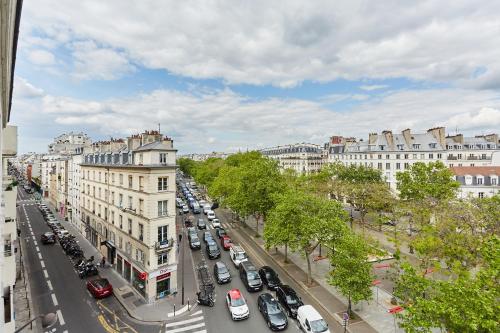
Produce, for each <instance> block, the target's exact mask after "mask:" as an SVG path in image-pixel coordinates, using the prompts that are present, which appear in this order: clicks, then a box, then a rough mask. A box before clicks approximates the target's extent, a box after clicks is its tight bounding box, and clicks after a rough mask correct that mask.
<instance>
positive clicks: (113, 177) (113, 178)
mask: <svg viewBox="0 0 500 333" xmlns="http://www.w3.org/2000/svg"><path fill="white" fill-rule="evenodd" d="M111 183H112V184H114V183H115V174H114V173H112V174H111Z"/></svg>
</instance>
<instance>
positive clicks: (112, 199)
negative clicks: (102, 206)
mask: <svg viewBox="0 0 500 333" xmlns="http://www.w3.org/2000/svg"><path fill="white" fill-rule="evenodd" d="M111 204H112V205H114V204H115V192H111Z"/></svg>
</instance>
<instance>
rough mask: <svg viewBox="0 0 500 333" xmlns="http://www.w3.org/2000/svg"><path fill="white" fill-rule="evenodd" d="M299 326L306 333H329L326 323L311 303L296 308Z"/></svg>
mask: <svg viewBox="0 0 500 333" xmlns="http://www.w3.org/2000/svg"><path fill="white" fill-rule="evenodd" d="M297 321H298V322H299V325H300V328H302V329H303V330H304V332H307V333H330V330H329V329H328V324H327V323H326V321H325V320H324V319H323V317H321V315H320V314H319V312H318V311H316V309H315V308H314V307H313V306H312V305H302V306H301V307H299V309H298V310H297Z"/></svg>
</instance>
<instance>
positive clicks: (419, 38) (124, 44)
mask: <svg viewBox="0 0 500 333" xmlns="http://www.w3.org/2000/svg"><path fill="white" fill-rule="evenodd" d="M445 7H446V8H444V9H443V4H442V2H439V1H420V2H412V3H411V4H410V5H409V4H408V3H407V2H404V1H403V2H402V1H399V2H398V1H391V2H386V1H369V0H345V1H328V0H323V1H299V0H287V1H271V2H270V1H264V0H255V1H250V2H245V4H244V5H242V3H241V2H235V1H230V0H227V1H218V2H207V1H198V2H196V1H194V2H193V1H177V0H171V1H160V2H158V1H152V0H149V1H146V0H145V1H141V2H136V3H134V2H127V1H126V2H125V3H124V2H123V1H122V0H108V1H104V2H103V1H98V0H94V1H77V2H75V1H62V2H61V1H57V0H40V1H34V2H30V3H27V4H26V6H24V8H23V20H25V21H28V22H29V24H30V27H32V30H33V31H35V32H37V33H39V32H43V34H45V35H46V36H48V37H50V38H52V39H54V40H56V41H58V42H59V43H68V41H71V40H75V39H77V40H93V41H95V42H96V43H97V44H98V45H106V49H104V50H100V51H99V52H98V51H92V52H90V51H88V50H87V51H86V52H84V54H85V55H88V56H89V60H88V61H87V59H86V58H85V56H84V58H81V57H80V58H78V54H75V57H76V58H77V60H78V62H79V64H80V66H81V67H80V70H79V71H78V74H77V75H79V76H81V77H84V78H86V72H85V70H86V69H89V68H90V69H91V73H92V75H91V77H96V78H103V79H109V78H113V77H116V76H117V75H118V76H119V75H122V74H123V73H124V72H127V71H128V70H130V68H129V67H128V66H129V65H127V61H126V59H125V58H130V59H132V60H133V62H134V63H137V64H141V65H143V66H146V67H148V68H160V69H166V70H168V71H169V72H171V73H174V74H177V75H183V76H189V77H193V78H222V79H223V80H225V81H227V82H230V83H250V84H273V85H277V86H284V87H289V86H294V85H297V84H300V82H302V81H304V80H313V81H331V80H335V79H337V78H346V79H359V78H372V79H380V78H399V77H406V78H409V79H416V80H430V81H439V82H450V83H457V84H460V85H461V86H473V87H481V88H494V87H497V88H498V87H499V86H500V34H499V33H498V13H499V12H500V2H498V1H494V0H490V1H482V2H481V5H480V6H478V4H477V2H476V1H472V0H470V1H467V0H465V1H451V2H447V3H446V6H445ZM104 17H105V18H108V19H98V18H104ZM108 47H109V48H108ZM116 50H123V52H124V53H122V51H120V52H117V51H116ZM89 53H90V54H89ZM124 54H126V57H125V55H124ZM115 61H116V62H117V65H116V67H113V64H114V63H115ZM93 62H97V63H98V64H93ZM101 64H102V65H101ZM107 66H111V67H107ZM478 68H485V69H486V70H485V71H484V74H482V75H475V74H474V73H477V69H478ZM101 71H103V72H104V73H103V74H102V75H99V73H100V72H101ZM115 71H116V72H117V73H118V74H115Z"/></svg>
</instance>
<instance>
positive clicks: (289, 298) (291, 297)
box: [286, 294, 299, 305]
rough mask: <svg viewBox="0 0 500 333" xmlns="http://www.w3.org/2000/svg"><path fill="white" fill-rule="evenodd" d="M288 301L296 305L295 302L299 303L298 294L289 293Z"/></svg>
mask: <svg viewBox="0 0 500 333" xmlns="http://www.w3.org/2000/svg"><path fill="white" fill-rule="evenodd" d="M286 302H287V303H288V304H291V305H294V304H297V303H298V302H299V300H298V298H297V296H296V295H293V294H292V295H287V296H286Z"/></svg>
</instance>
